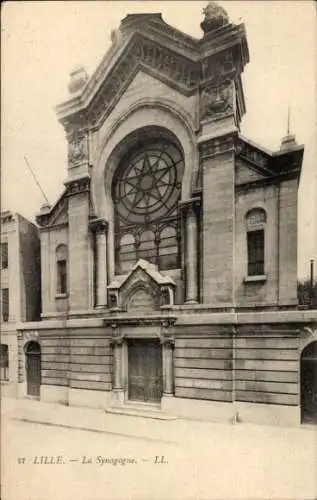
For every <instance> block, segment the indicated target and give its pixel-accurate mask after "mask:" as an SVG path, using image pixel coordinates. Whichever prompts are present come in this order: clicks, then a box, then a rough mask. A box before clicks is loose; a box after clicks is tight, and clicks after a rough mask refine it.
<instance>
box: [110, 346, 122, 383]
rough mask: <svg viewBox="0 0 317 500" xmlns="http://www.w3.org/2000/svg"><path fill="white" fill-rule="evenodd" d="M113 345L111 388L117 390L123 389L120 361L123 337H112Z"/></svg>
mask: <svg viewBox="0 0 317 500" xmlns="http://www.w3.org/2000/svg"><path fill="white" fill-rule="evenodd" d="M111 342H112V345H113V368H114V370H113V389H114V390H117V391H122V390H123V380H122V363H123V354H122V352H123V350H122V346H123V338H122V337H115V338H113V339H112V341H111Z"/></svg>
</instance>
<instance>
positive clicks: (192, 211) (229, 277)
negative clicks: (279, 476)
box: [19, 2, 316, 424]
mask: <svg viewBox="0 0 317 500" xmlns="http://www.w3.org/2000/svg"><path fill="white" fill-rule="evenodd" d="M197 23H199V13H197ZM201 28H202V35H201V38H200V39H196V38H193V37H191V36H189V35H187V34H185V33H182V32H181V31H179V30H177V29H176V28H174V27H172V26H170V25H168V24H167V23H166V22H165V21H164V20H163V18H162V16H161V14H157V13H154V14H133V15H127V16H126V17H125V18H124V19H123V20H122V22H121V24H120V27H119V28H118V30H116V31H113V32H112V44H111V47H110V49H109V50H108V52H107V53H106V54H105V56H104V58H103V59H102V61H101V63H100V65H99V66H98V67H97V69H96V70H95V72H94V74H93V75H92V76H91V77H90V78H89V77H88V75H87V73H86V71H85V69H84V68H82V67H77V68H76V69H75V70H74V71H73V72H72V73H71V78H70V82H69V86H68V91H69V98H68V100H67V101H66V102H63V103H62V104H60V105H58V106H57V108H56V111H57V118H58V120H59V122H60V124H61V126H62V127H63V128H64V130H65V135H66V140H67V141H68V172H67V179H66V182H65V186H64V189H63V191H62V192H61V194H60V197H59V199H58V200H57V201H56V203H55V204H54V205H53V206H47V205H46V206H44V207H42V209H41V212H40V213H39V215H38V217H37V222H38V224H39V226H40V236H41V279H42V319H41V321H40V322H38V323H33V324H29V325H28V326H25V327H24V329H22V330H21V332H20V338H19V342H20V351H19V352H20V358H19V359H20V368H21V370H20V371H21V375H20V380H19V382H20V383H19V385H20V394H21V396H25V395H29V396H35V397H40V398H41V399H42V400H44V401H57V402H60V403H65V404H69V405H78V406H92V407H99V408H104V409H105V410H106V411H109V412H117V413H129V412H130V413H131V412H132V413H133V414H138V412H140V414H143V413H144V414H146V413H147V412H152V415H154V416H157V418H168V416H174V417H190V418H203V419H207V420H224V421H230V420H233V421H234V420H239V419H240V420H241V421H252V422H266V423H277V422H281V423H285V424H288V423H293V424H296V423H299V422H300V421H301V418H302V415H303V412H305V411H306V410H307V408H308V407H309V408H310V409H311V407H312V405H313V401H311V400H310V399H309V398H310V396H307V397H306V396H305V397H306V399H305V398H304V396H303V395H304V393H305V389H304V387H310V388H312V387H313V390H314V391H315V392H314V394H315V396H316V382H315V386H314V382H313V378H314V377H313V373H314V372H313V368H309V367H312V366H313V365H312V364H309V359H315V358H316V352H315V351H314V349H315V348H316V311H303V310H300V309H298V307H297V193H298V185H299V181H300V174H301V167H302V160H303V153H304V147H303V146H301V145H298V144H297V143H296V140H295V137H294V136H292V135H287V136H286V137H284V138H283V139H282V142H281V146H280V148H279V149H278V150H277V151H273V152H272V151H268V150H267V149H265V148H264V147H262V146H260V145H257V144H255V143H253V142H252V141H251V140H248V139H246V138H244V137H242V136H241V134H240V123H241V119H242V117H243V115H244V114H245V112H246V104H245V95H244V88H243V81H242V74H243V71H244V68H245V67H246V65H247V64H248V63H249V51H248V43H247V38H246V30H245V26H244V25H243V24H239V25H235V24H232V23H231V22H230V19H229V16H228V14H227V12H226V11H225V10H224V9H223V8H222V7H220V6H218V5H217V4H216V3H214V2H211V3H210V4H209V5H208V6H207V7H206V9H205V10H204V18H203V21H202V22H201ZM259 97H260V96H259ZM313 340H314V341H315V342H314V343H312V342H313ZM28 350H30V352H31V351H32V350H33V357H34V353H35V352H36V353H37V356H38V359H40V365H41V370H40V375H39V376H38V379H37V380H34V377H33V379H32V380H31V382H32V384H31V385H30V384H28V382H30V380H28V377H29V378H30V377H31V378H32V374H31V375H30V373H31V372H28V370H27V359H28V352H29V351H28ZM307 359H308V361H307ZM305 360H306V361H305ZM302 365H303V366H305V367H306V368H305V370H304V371H305V377H304V376H303V375H302V377H301V371H303V370H302ZM314 366H315V365H314ZM307 367H308V368H307ZM303 373H304V372H303ZM303 378H305V381H304V382H303V380H302V379H303ZM305 384H306V385H305ZM305 394H306V393H305ZM307 394H308V393H307ZM303 398H304V399H303ZM309 405H310V406H309ZM303 408H304V409H303ZM307 411H310V410H307Z"/></svg>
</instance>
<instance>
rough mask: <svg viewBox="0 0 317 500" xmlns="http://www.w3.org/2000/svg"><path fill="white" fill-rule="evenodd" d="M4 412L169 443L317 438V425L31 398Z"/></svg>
mask: <svg viewBox="0 0 317 500" xmlns="http://www.w3.org/2000/svg"><path fill="white" fill-rule="evenodd" d="M1 413H2V415H3V417H4V418H9V419H13V420H21V421H24V422H33V423H39V424H43V425H50V426H57V427H64V428H69V429H78V430H84V431H91V432H101V433H104V434H111V435H117V436H120V437H125V438H134V439H140V440H143V441H148V442H161V443H166V444H174V445H175V444H178V443H182V444H188V445H190V444H195V443H197V440H202V441H201V442H206V443H207V442H208V440H209V439H212V440H213V441H214V439H215V435H218V436H220V435H223V434H226V437H227V438H229V439H230V438H233V439H235V440H238V441H239V440H240V439H247V440H249V439H258V438H262V439H263V436H264V435H266V436H269V437H270V438H274V437H276V438H277V437H278V438H281V436H283V435H284V436H285V437H286V436H288V437H293V438H297V437H299V435H301V436H303V435H305V437H307V433H309V435H310V436H311V439H315V437H316V434H317V426H302V427H298V428H280V427H272V426H259V425H252V424H244V423H239V424H235V425H234V424H230V423H226V422H224V423H214V422H205V421H196V420H183V419H181V418H178V419H175V420H154V419H149V418H143V417H136V416H127V415H116V414H109V413H106V412H105V411H104V410H101V409H100V410H99V409H91V408H84V407H74V406H72V407H70V406H65V405H61V404H57V403H46V402H42V401H34V400H29V399H13V398H12V399H11V398H3V399H2V401H1Z"/></svg>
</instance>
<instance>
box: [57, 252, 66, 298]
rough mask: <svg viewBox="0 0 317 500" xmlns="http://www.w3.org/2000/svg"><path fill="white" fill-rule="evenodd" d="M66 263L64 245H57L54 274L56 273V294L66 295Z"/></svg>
mask: <svg viewBox="0 0 317 500" xmlns="http://www.w3.org/2000/svg"><path fill="white" fill-rule="evenodd" d="M67 261H68V250H67V246H66V245H59V246H58V247H57V248H56V273H57V277H56V278H57V293H58V294H65V293H67Z"/></svg>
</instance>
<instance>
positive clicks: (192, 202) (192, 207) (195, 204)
mask: <svg viewBox="0 0 317 500" xmlns="http://www.w3.org/2000/svg"><path fill="white" fill-rule="evenodd" d="M200 207H201V198H200V197H199V196H195V197H194V198H189V200H185V201H180V202H179V209H180V212H181V214H182V216H183V217H187V216H188V215H190V214H191V215H199V212H200Z"/></svg>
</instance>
